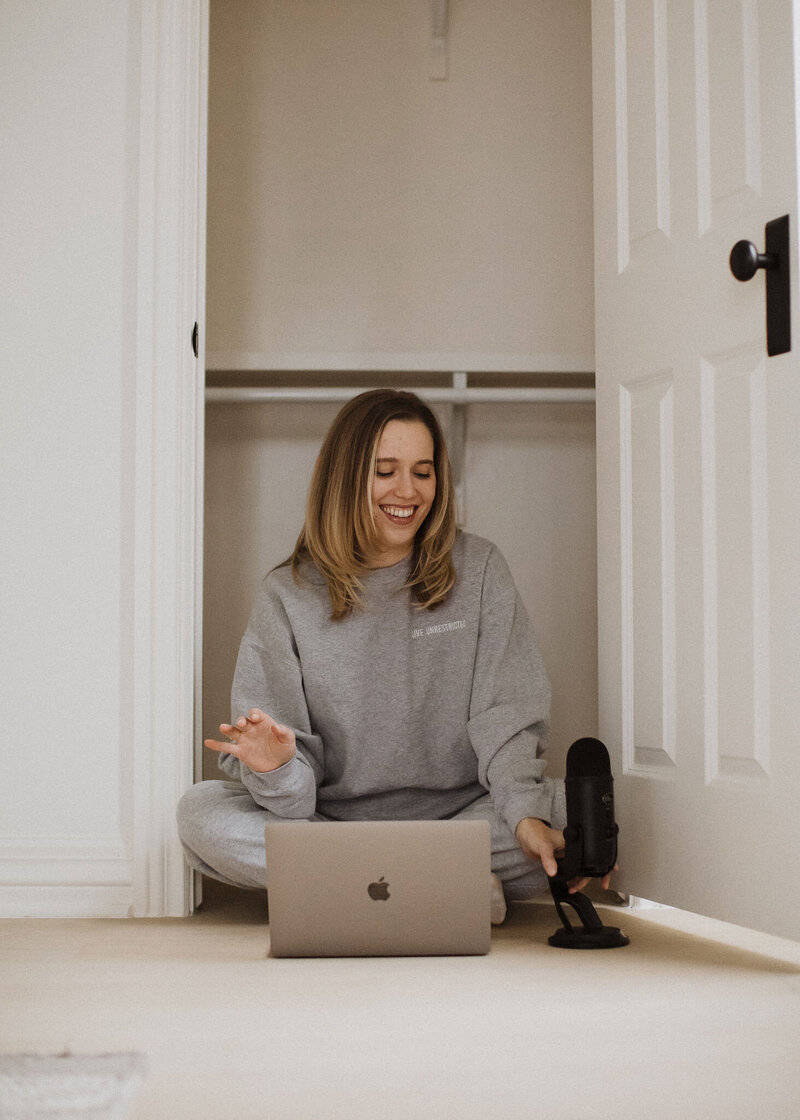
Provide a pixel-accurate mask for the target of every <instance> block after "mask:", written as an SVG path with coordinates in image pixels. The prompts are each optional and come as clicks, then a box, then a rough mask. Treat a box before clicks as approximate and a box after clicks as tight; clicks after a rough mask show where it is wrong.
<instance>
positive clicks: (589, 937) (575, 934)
mask: <svg viewBox="0 0 800 1120" xmlns="http://www.w3.org/2000/svg"><path fill="white" fill-rule="evenodd" d="M547 943H548V945H554V946H555V947H556V949H620V948H621V947H622V946H623V945H630V943H631V942H630V938H629V937H626V936H625V934H624V933H623V932H622V930H621V929H617V927H616V926H602V927H601V928H600V929H574V928H573V929H557V930H556V932H555V933H554V934H553V936H552V937H548V939H547Z"/></svg>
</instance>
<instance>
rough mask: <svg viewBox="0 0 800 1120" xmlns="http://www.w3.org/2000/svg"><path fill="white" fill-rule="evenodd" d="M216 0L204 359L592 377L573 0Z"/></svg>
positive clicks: (586, 40) (587, 137) (587, 97)
mask: <svg viewBox="0 0 800 1120" xmlns="http://www.w3.org/2000/svg"><path fill="white" fill-rule="evenodd" d="M448 8H449V21H448V29H449V34H448V54H449V68H448V78H447V80H446V81H431V80H430V77H429V75H430V26H431V10H430V3H429V2H428V0H402V2H395V3H392V2H383V0H336V2H333V0H324V2H322V3H297V2H296V0H237V2H236V3H230V2H228V0H214V2H213V3H212V6H211V61H210V71H211V74H210V88H211V94H210V105H209V126H210V135H211V137H212V152H211V162H210V165H209V208H210V213H212V214H213V215H214V218H213V221H211V222H210V224H209V238H208V348H209V355H208V357H209V367H210V368H214V369H224V368H231V367H244V368H267V369H269V368H272V369H312V368H342V369H398V370H403V369H406V370H407V369H421V370H425V369H444V370H453V369H466V370H481V369H485V370H507V369H514V370H522V371H532V370H544V371H547V372H550V371H552V370H566V371H574V370H588V371H591V370H593V368H594V364H593V306H592V304H593V269H592V198H591V192H592V171H591V127H592V124H591V115H592V109H591V38H590V13H589V4H588V0H458V2H456V3H451V4H450V5H449V6H448Z"/></svg>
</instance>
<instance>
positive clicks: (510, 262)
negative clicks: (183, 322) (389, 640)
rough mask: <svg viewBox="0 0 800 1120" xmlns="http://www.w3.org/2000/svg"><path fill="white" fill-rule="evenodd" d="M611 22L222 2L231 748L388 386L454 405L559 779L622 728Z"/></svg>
mask: <svg viewBox="0 0 800 1120" xmlns="http://www.w3.org/2000/svg"><path fill="white" fill-rule="evenodd" d="M590 30H591V29H590V8H589V3H588V0H451V2H450V3H446V2H442V0H402V2H398V0H337V2H335V3H334V2H333V0H300V2H298V0H237V2H236V3H230V2H229V0H228V2H226V0H211V29H210V76H209V137H208V152H209V155H208V251H207V257H208V261H207V391H206V398H207V405H206V435H205V440H206V468H205V519H204V524H205V549H204V573H205V575H204V581H205V582H204V650H203V679H204V686H203V728H202V734H203V737H206V736H208V735H210V734H212V733H215V732H216V730H217V725H218V724H219V722H220V721H221V720H223V719H227V718H228V716H229V691H230V683H231V678H232V674H233V668H234V664H235V660H236V651H237V648H238V643H239V639H240V637H241V634H242V632H243V629H244V626H245V624H246V621H247V616H248V613H249V610H250V606H251V603H252V601H253V598H254V596H255V594H256V591H257V588H258V584H259V581H260V580H261V578H262V577H263V575H264V574H265V573H266V572H267V571H268V570H269V569H270V568H271V567H273V566H274V565H275V564H276V563H279V562H280V561H281V560H283V559H284V558H285V557H286V556H287V555H288V554H289V552H290V551H291V549H292V547H293V545H294V540H295V537H296V535H297V532H298V530H299V527H300V524H301V522H302V517H303V509H304V503H305V491H306V487H307V484H308V480H309V477H310V473H311V468H312V466H313V462H314V458H315V456H316V452H317V449H318V447H319V445H320V442H321V440H322V438H323V436H324V433H325V431H326V429H327V427H328V425H329V424H330V422H331V420H332V419H333V417H334V415H335V414H336V411H337V410H338V408H339V407H340V406H341V403H342V401H343V400H344V399H346V397H347V395H348V394H350V393H352V392H356V391H360V390H361V389H363V388H368V387H374V386H377V385H391V386H394V387H398V388H411V389H414V390H415V391H417V392H420V393H421V394H422V395H424V396H426V398H427V399H429V401H430V402H431V403H432V405H433V407H434V408H435V409H436V410H437V412H438V414H439V415H440V418H441V420H442V422H443V425H444V427H445V430H446V432H447V433H448V437H449V441H450V447H451V452H452V456H453V459H454V466H455V470H456V474H457V477H458V481H459V509H460V515H461V522H462V524H463V525H464V527H465V528H466V529H469V530H470V531H471V532H476V533H479V534H481V535H484V536H487V537H489V538H490V539H492V540H494V541H495V542H496V543H497V544H498V545H499V547H500V548H501V549H502V551H503V552H504V554H505V556H506V558H507V560H508V562H509V564H510V566H511V568H512V571H513V573H514V576H515V579H516V581H517V584H518V586H519V588H520V592H521V594H522V597H523V599H524V601H525V603H526V606H527V608H528V610H529V612H530V614H531V617H532V619H533V623H534V626H535V628H536V631H537V634H538V637H539V641H540V644H541V646H542V650H543V653H544V657H545V660H546V663H547V666H548V670H549V672H550V676H551V679H552V683H553V712H552V742H551V770H552V772H553V773H556V774H558V773H563V757H564V754H565V753H566V750H567V748H568V746H569V744H570V743H571V742H572V740H573V739H575V738H578V737H579V736H581V735H592V734H596V723H597V652H596V645H597V632H596V599H597V581H596V571H595V546H596V530H595V464H594V451H595V448H594V406H593V384H594V380H593V374H592V370H593V285H592V270H593V261H592V105H591V35H590ZM207 754H209V756H210V752H207ZM204 776H206V777H214V776H217V769H216V764H215V761H214V758H213V757H207V758H206V759H205V762H204Z"/></svg>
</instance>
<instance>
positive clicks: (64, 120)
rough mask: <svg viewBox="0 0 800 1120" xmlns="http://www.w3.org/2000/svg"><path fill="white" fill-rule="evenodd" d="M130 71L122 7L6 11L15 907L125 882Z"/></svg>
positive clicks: (2, 40) (7, 826)
mask: <svg viewBox="0 0 800 1120" xmlns="http://www.w3.org/2000/svg"><path fill="white" fill-rule="evenodd" d="M132 30H133V35H132V34H131V31H132ZM137 64H138V58H137V42H136V38H135V26H134V27H133V28H132V27H131V26H129V9H128V5H127V4H124V3H115V4H108V3H106V2H105V0H81V2H80V3H78V4H76V3H74V2H72V0H47V2H46V3H36V4H31V3H28V2H26V0H5V2H4V3H3V4H2V6H0V104H2V106H3V133H4V135H3V153H4V158H3V160H2V161H1V162H0V166H1V169H0V196H1V197H2V199H3V203H2V207H3V217H4V235H3V251H2V254H0V277H2V279H1V280H0V283H1V284H2V291H3V295H2V301H0V302H1V305H2V326H1V327H0V347H1V348H2V357H0V377H2V385H3V407H2V410H0V424H2V434H1V435H0V454H1V455H2V471H1V472H0V475H1V477H2V483H1V484H2V489H3V499H2V506H3V533H2V536H1V538H0V549H2V561H1V562H2V596H3V612H2V614H3V623H2V634H3V637H2V649H3V670H2V673H0V688H1V689H2V692H3V702H2V710H3V724H4V728H3V731H4V742H5V749H4V757H5V763H4V766H3V789H2V801H1V802H0V809H1V812H2V823H0V880H2V881H3V882H4V883H5V884H8V885H7V886H6V888H5V890H4V895H3V898H4V901H5V902H6V903H7V904H8V905H9V907H10V909H11V910H14V909H16V908H17V906H19V907H21V908H22V909H23V910H24V908H25V907H26V906H30V907H32V908H34V909H35V908H36V906H37V901H36V900H37V897H38V896H37V890H38V889H39V887H41V886H47V885H48V884H50V885H52V886H53V888H54V895H55V894H58V892H59V891H61V892H62V893H63V892H65V891H71V890H72V886H71V884H73V882H74V880H75V876H76V874H77V868H78V867H80V869H81V870H80V875H81V877H82V879H83V884H84V885H83V899H84V903H85V905H86V906H87V907H88V908H90V909H91V908H92V907H93V906H95V904H96V906H97V907H99V908H100V909H101V910H103V909H104V908H106V909H107V908H109V907H110V908H111V909H113V910H118V909H120V908H122V907H126V906H127V903H126V901H125V900H126V898H127V897H128V896H129V893H130V880H131V877H132V865H131V856H132V819H131V813H132V806H131V801H130V797H129V795H128V791H129V789H130V782H131V756H132V752H131V743H130V727H131V686H130V667H131V627H132V622H133V620H132V607H131V604H132V579H133V571H132V560H131V542H132V478H131V468H132V456H133V446H132V433H133V427H132V403H133V402H132V397H133V360H134V354H135V349H134V348H133V346H132V345H131V343H132V340H133V338H134V336H135V325H136V317H135V316H136V291H135V232H136V231H135V225H133V224H132V221H131V218H132V214H133V212H134V211H133V203H135V189H136V174H137V164H136V142H137V136H136V133H135V131H133V132H132V130H131V117H130V113H129V107H130V100H131V97H133V99H134V104H135V103H136V99H137V98H138V86H137V81H138V71H137ZM134 124H135V120H134ZM26 900H27V902H26Z"/></svg>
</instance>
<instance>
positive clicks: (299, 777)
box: [219, 586, 323, 819]
mask: <svg viewBox="0 0 800 1120" xmlns="http://www.w3.org/2000/svg"><path fill="white" fill-rule="evenodd" d="M251 708H260V709H261V710H262V711H264V712H266V713H267V714H268V715H270V716H272V717H273V719H276V720H277V721H278V722H279V723H284V724H286V725H287V726H288V727H291V728H292V730H293V731H294V733H295V737H296V739H297V753H296V755H295V757H294V758H293V759H292V760H291V761H290V762H287V763H286V764H285V765H284V766H280V767H279V768H278V769H277V770H272V771H270V772H269V773H257V772H255V771H253V770H251V769H250V767H249V766H246V765H245V763H243V762H241V761H240V760H239V759H238V758H236V757H235V756H234V755H232V754H222V755H220V760H219V765H220V767H221V769H222V770H223V771H224V772H225V773H226V774H228V775H229V776H230V777H231V778H234V779H238V780H240V781H241V782H242V783H243V784H244V785H245V786H246V787H247V789H248V790H249V791H250V794H251V796H252V797H253V800H254V801H255V802H256V803H257V804H258V805H261V806H262V807H263V808H265V809H269V810H271V812H273V813H275V814H276V815H277V816H280V817H287V818H294V819H307V818H308V817H311V816H313V814H314V812H315V811H316V802H317V787H318V786H319V784H320V782H321V780H322V773H323V763H322V758H323V745H322V740H321V739H320V737H319V736H318V735H315V734H314V732H313V730H312V728H311V722H310V718H309V714H308V708H307V705H306V700H305V694H304V692H303V677H302V671H301V668H300V661H299V658H298V656H297V650H296V647H295V644H294V640H293V637H292V632H291V625H290V623H289V619H288V617H287V615H286V611H285V609H284V607H283V604H282V603H281V601H280V596H279V595H278V593H277V592H276V591H275V590H274V589H272V588H270V587H269V586H266V587H265V589H264V592H263V593H262V596H261V598H260V599H259V601H258V602H257V604H256V606H255V607H254V609H253V612H252V614H251V616H250V621H249V623H248V626H247V630H246V631H245V634H244V637H243V638H242V642H241V645H240V647H239V656H238V658H237V661H236V672H235V673H234V678H233V687H232V689H231V721H232V722H235V721H236V719H237V718H238V717H239V716H242V715H247V713H248V712H249V711H250V709H251Z"/></svg>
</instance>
